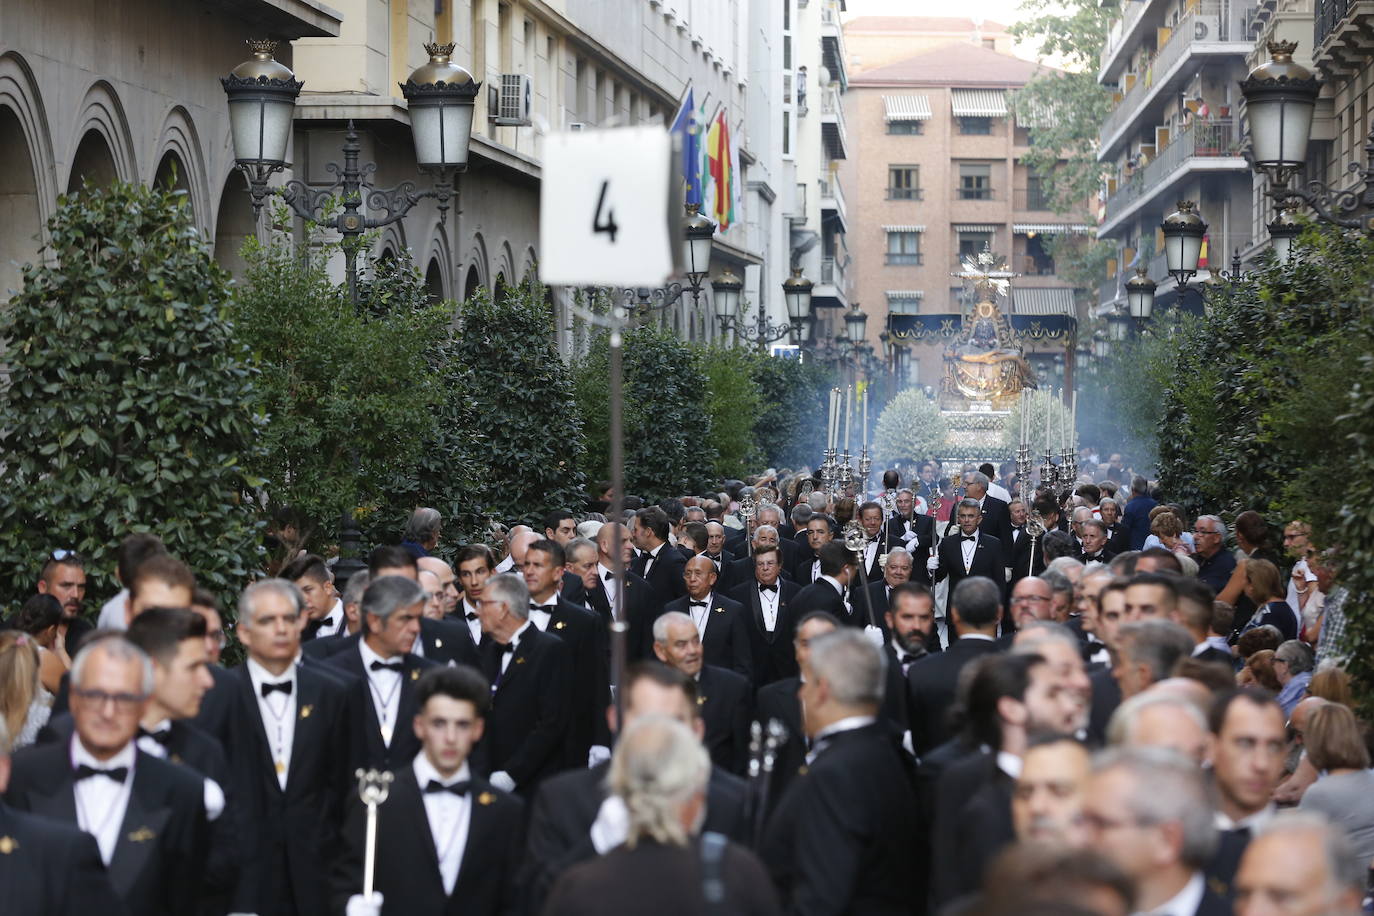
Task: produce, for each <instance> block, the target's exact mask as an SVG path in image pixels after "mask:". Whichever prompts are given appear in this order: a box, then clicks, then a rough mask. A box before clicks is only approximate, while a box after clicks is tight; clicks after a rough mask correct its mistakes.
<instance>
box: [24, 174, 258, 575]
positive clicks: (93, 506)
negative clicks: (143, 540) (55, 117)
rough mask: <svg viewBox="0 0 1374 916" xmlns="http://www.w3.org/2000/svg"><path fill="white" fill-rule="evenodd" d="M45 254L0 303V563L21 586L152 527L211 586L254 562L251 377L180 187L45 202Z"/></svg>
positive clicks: (101, 555)
mask: <svg viewBox="0 0 1374 916" xmlns="http://www.w3.org/2000/svg"><path fill="white" fill-rule="evenodd" d="M48 233H49V237H50V241H49V243H48V246H47V249H46V251H45V252H44V258H43V262H42V263H41V264H38V265H32V264H30V265H28V266H26V267H25V269H24V286H23V289H22V290H20V291H19V293H18V294H17V295H16V296H15V297H14V298H13V299H11V300H10V302H9V305H8V306H7V307H6V308H4V309H0V341H3V342H4V345H3V347H4V348H3V354H0V361H2V362H3V363H4V365H5V367H6V370H7V375H6V377H5V380H4V383H3V385H0V454H3V463H4V467H5V486H4V487H3V488H0V569H3V576H4V581H5V584H6V585H7V586H8V588H7V591H8V593H9V594H10V595H26V594H29V593H31V592H32V591H33V584H34V579H35V577H36V575H37V572H38V569H39V567H40V565H41V564H42V562H43V559H44V557H45V555H46V553H47V552H48V551H51V550H53V549H55V548H66V549H75V550H77V551H79V552H80V553H82V554H84V555H85V556H86V557H87V558H88V559H89V561H90V566H89V567H88V569H89V571H90V573H91V574H92V575H91V586H92V588H91V592H92V596H93V597H95V598H100V597H103V596H107V595H109V594H113V593H114V591H115V590H116V589H117V584H116V583H115V581H114V577H113V568H114V563H115V560H114V551H115V549H116V548H117V547H118V544H119V541H120V540H121V539H122V538H123V537H124V536H125V535H126V534H129V533H130V532H134V531H153V532H155V533H156V534H157V535H158V536H160V537H161V538H162V539H163V541H164V542H166V544H167V546H168V548H169V549H170V550H171V551H172V552H173V553H175V554H176V555H177V556H179V557H181V558H182V559H184V560H185V561H186V562H187V563H189V564H190V565H191V567H192V568H193V569H195V571H196V574H197V576H198V577H199V578H200V580H201V582H202V583H204V584H205V585H206V586H208V587H210V588H212V589H213V590H215V591H217V592H219V593H221V594H223V595H225V596H226V597H227V596H228V595H229V594H230V593H232V592H233V591H235V590H237V589H238V588H239V587H240V586H241V585H242V583H243V581H244V579H245V577H246V576H247V575H248V574H249V573H250V571H252V570H253V569H256V568H257V566H258V565H259V559H260V558H259V552H260V550H259V547H258V538H259V531H258V528H259V526H258V524H257V522H256V520H255V516H254V511H253V508H252V506H251V504H250V502H249V501H248V500H246V499H245V496H244V494H246V493H248V492H249V491H250V489H251V484H252V482H253V481H252V480H251V478H250V477H249V473H250V472H249V471H248V468H249V467H251V466H252V465H255V464H256V463H257V461H258V459H259V452H258V450H257V448H256V443H257V442H258V441H259V439H260V436H261V434H262V432H263V429H264V418H263V417H262V416H261V415H260V413H259V412H258V411H257V409H256V407H255V405H256V404H257V403H258V398H257V395H256V389H255V385H256V384H258V383H259V382H260V381H261V378H260V376H259V375H258V374H257V372H256V371H255V370H254V369H253V368H252V366H251V365H250V363H249V360H248V354H247V353H246V351H245V350H244V348H243V346H242V345H241V344H240V343H239V342H238V341H237V340H236V339H235V337H234V334H233V328H232V326H231V325H230V323H229V320H228V308H227V296H228V294H227V287H228V276H227V275H226V274H225V273H224V272H223V271H222V270H220V269H219V268H218V267H216V266H215V264H214V263H213V262H212V261H211V259H210V255H209V253H208V252H207V250H206V247H205V244H204V240H203V239H201V238H200V237H199V236H198V235H197V233H196V229H195V224H194V221H193V219H192V216H191V211H190V207H188V206H187V205H186V203H185V200H184V192H168V191H165V190H155V189H150V188H146V187H142V186H139V185H127V184H122V183H116V184H114V185H111V186H109V187H106V188H100V189H92V188H86V189H83V190H82V191H80V192H78V193H76V194H73V195H69V196H67V197H63V198H61V199H59V201H58V211H57V213H56V214H55V215H54V216H53V218H52V219H51V220H50V221H49V223H48Z"/></svg>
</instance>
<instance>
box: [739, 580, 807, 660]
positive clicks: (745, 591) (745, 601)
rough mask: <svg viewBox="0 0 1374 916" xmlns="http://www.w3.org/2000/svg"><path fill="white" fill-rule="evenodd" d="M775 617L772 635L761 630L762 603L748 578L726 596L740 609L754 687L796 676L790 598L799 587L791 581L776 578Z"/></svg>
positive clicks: (794, 628) (794, 615) (793, 613)
mask: <svg viewBox="0 0 1374 916" xmlns="http://www.w3.org/2000/svg"><path fill="white" fill-rule="evenodd" d="M777 584H778V618H777V620H776V622H775V623H774V625H773V630H772V632H769V631H768V630H767V629H766V628H765V627H764V620H763V603H762V602H761V601H760V600H759V583H758V580H757V579H753V578H751V579H750V580H749V581H748V582H743V583H741V584H739V585H737V586H735V589H734V591H732V592H731V593H730V597H731V598H732V599H734V600H735V601H738V602H739V603H740V604H742V605H743V606H744V619H745V620H746V621H747V624H748V626H747V629H748V631H749V648H750V654H751V656H752V661H751V666H752V669H753V672H754V684H755V685H756V686H761V685H763V684H771V683H772V682H773V681H776V680H780V679H782V678H785V677H792V676H793V675H795V674H796V673H797V654H796V651H795V649H794V648H793V646H792V638H793V637H794V636H795V635H796V633H797V619H798V617H797V612H796V609H795V608H794V607H793V606H792V602H793V599H795V598H796V597H797V593H798V592H799V591H801V588H800V587H799V586H798V585H797V584H796V583H795V582H788V581H787V580H786V579H783V578H781V577H779V578H778V583H777Z"/></svg>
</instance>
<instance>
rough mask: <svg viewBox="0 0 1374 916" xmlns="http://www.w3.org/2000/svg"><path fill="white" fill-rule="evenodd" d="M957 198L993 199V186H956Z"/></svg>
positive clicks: (955, 194)
mask: <svg viewBox="0 0 1374 916" xmlns="http://www.w3.org/2000/svg"><path fill="white" fill-rule="evenodd" d="M954 199H955V200H992V199H993V195H992V188H955V189H954Z"/></svg>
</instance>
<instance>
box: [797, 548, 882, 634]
mask: <svg viewBox="0 0 1374 916" xmlns="http://www.w3.org/2000/svg"><path fill="white" fill-rule="evenodd" d="M820 562H821V577H820V578H819V579H817V580H816V581H815V582H813V583H811V584H810V585H808V586H807V587H806V588H804V589H802V590H801V591H800V592H798V593H797V597H796V598H794V599H792V606H793V609H794V610H795V611H796V612H797V613H798V614H805V613H806V612H808V611H825V612H826V613H828V614H832V615H834V617H835V618H836V619H837V620H839V621H840V622H841V623H843V624H845V625H846V626H851V627H862V626H864V625H865V624H866V623H867V622H868V621H867V620H865V619H864V617H863V616H862V615H863V609H861V608H860V607H859V606H857V605H855V604H854V601H853V599H852V598H847V597H846V596H847V595H848V594H849V586H850V583H851V582H853V580H854V575H855V573H856V571H857V569H858V567H857V566H856V565H855V563H854V554H853V553H851V552H850V550H849V548H848V547H846V546H845V545H843V544H841V543H840V542H839V541H831V542H830V543H828V544H826V545H825V546H824V547H822V548H821V550H820Z"/></svg>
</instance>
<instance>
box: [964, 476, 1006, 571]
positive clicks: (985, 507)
mask: <svg viewBox="0 0 1374 916" xmlns="http://www.w3.org/2000/svg"><path fill="white" fill-rule="evenodd" d="M990 483H991V481H990V480H988V475H986V474H984V473H983V472H982V471H974V472H973V473H971V474H966V475H964V495H965V496H967V497H968V499H971V500H973V501H974V502H975V503H977V504H978V511H979V512H981V513H982V517H981V519H980V521H979V523H978V530H979V531H981V532H983V534H985V535H987V536H988V537H992V538H996V539H997V542H998V545H999V546H1000V545H1001V544H1002V543H1005V542H1006V541H1009V540H1010V539H1011V512H1010V510H1009V509H1008V507H1007V503H1006V501H1005V500H1001V499H998V498H997V497H996V496H989V495H988V484H990ZM965 534H967V532H965ZM997 562H998V563H999V564H1000V563H1001V559H1000V555H999V557H998V560H997Z"/></svg>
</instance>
